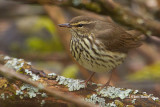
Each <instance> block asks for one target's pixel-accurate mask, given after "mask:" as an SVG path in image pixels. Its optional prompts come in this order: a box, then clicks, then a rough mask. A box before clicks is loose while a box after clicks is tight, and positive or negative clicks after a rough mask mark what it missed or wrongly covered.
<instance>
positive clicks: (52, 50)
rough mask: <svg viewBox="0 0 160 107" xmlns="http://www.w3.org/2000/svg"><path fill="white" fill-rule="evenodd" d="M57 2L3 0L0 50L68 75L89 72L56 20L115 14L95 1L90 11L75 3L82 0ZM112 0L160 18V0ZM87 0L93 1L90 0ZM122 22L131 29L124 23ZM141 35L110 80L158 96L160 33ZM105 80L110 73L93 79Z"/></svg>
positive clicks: (79, 76)
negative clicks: (79, 62)
mask: <svg viewBox="0 0 160 107" xmlns="http://www.w3.org/2000/svg"><path fill="white" fill-rule="evenodd" d="M19 1H21V0H19ZM25 1H29V2H25ZM33 1H35V0H33ZM55 1H57V5H52V6H48V5H46V4H43V3H42V4H41V5H40V4H37V3H34V2H32V0H24V2H22V1H21V2H18V1H15V0H0V54H7V55H9V56H12V57H17V58H23V59H25V60H27V61H31V62H32V64H33V65H34V66H35V67H37V68H38V69H43V70H48V71H50V72H55V73H57V74H59V75H63V76H65V77H68V78H76V79H86V78H87V77H88V76H89V75H90V73H91V72H88V71H86V70H85V69H84V68H82V67H81V66H79V65H77V63H76V62H75V61H73V58H72V57H71V55H70V54H69V40H70V37H71V36H70V33H69V31H68V30H67V29H62V28H59V27H58V26H57V24H61V23H65V22H68V21H69V20H70V19H71V18H73V17H75V16H79V15H88V16H93V17H97V18H99V19H102V20H105V19H109V20H112V19H111V18H110V16H109V15H108V16H104V15H100V14H95V13H93V11H95V12H96V13H98V12H99V11H100V10H99V9H100V8H98V7H97V6H96V3H95V4H92V5H89V6H93V7H94V10H92V12H91V11H87V10H86V9H85V8H84V9H83V7H78V6H77V5H79V4H80V2H81V0H55ZM63 1H65V2H66V1H70V2H73V4H74V5H75V8H74V6H72V7H70V6H65V5H64V6H63V5H61V6H60V4H61V3H63ZM82 1H83V2H84V0H82ZM114 1H115V2H116V3H119V4H120V5H122V6H123V7H124V8H127V9H130V10H131V12H133V13H134V14H137V15H142V16H143V17H145V18H146V19H152V20H156V21H159V20H160V0H114ZM85 2H87V3H91V2H92V0H86V1H85ZM85 2H84V3H85ZM78 8H81V9H78ZM138 21H139V22H141V20H138ZM144 23H145V22H144ZM118 24H120V23H118ZM121 26H123V27H125V28H127V29H133V28H131V27H128V26H124V25H123V24H122V23H121ZM159 30H160V28H159ZM159 35H160V34H159ZM143 37H144V42H143V45H142V46H141V47H139V48H137V49H134V50H132V51H130V52H129V55H128V57H127V59H126V60H125V62H124V64H122V65H120V66H119V67H117V68H116V71H115V72H114V76H113V78H112V83H111V85H113V86H116V87H123V88H132V89H139V90H141V91H145V92H148V93H153V94H154V95H155V96H158V97H160V93H159V92H160V38H158V37H156V36H154V35H151V36H150V37H147V36H145V35H143ZM107 80H108V74H107V73H102V74H96V75H95V76H94V78H93V81H94V82H96V83H101V84H104V83H106V82H107Z"/></svg>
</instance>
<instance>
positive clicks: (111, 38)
mask: <svg viewBox="0 0 160 107" xmlns="http://www.w3.org/2000/svg"><path fill="white" fill-rule="evenodd" d="M102 23H103V24H101V25H102V26H103V27H101V28H103V29H102V30H101V29H99V30H98V32H99V33H96V34H97V35H96V38H97V39H99V40H100V41H102V43H103V44H104V45H105V48H106V49H107V50H110V51H112V52H123V53H127V52H128V51H129V50H130V49H133V48H136V47H139V46H140V45H141V44H142V43H141V39H140V37H139V35H138V34H136V33H133V34H131V32H133V31H131V32H130V33H128V32H126V31H125V30H124V29H123V28H122V27H119V26H118V25H116V24H115V23H108V22H107V23H106V22H102ZM97 28H98V27H97Z"/></svg>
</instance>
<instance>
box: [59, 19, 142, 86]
mask: <svg viewBox="0 0 160 107" xmlns="http://www.w3.org/2000/svg"><path fill="white" fill-rule="evenodd" d="M59 26H60V27H65V28H68V29H69V31H70V33H71V39H70V52H71V55H72V56H73V58H74V59H75V60H76V61H77V62H78V63H79V64H80V65H81V66H83V67H84V68H85V69H87V70H89V71H92V74H91V75H90V77H89V78H88V79H86V81H85V85H86V86H87V84H88V82H89V81H90V80H91V78H92V77H93V76H94V74H95V73H100V72H107V73H108V72H111V71H112V70H113V69H115V68H116V67H117V66H119V65H120V64H122V63H123V62H124V60H125V58H126V57H127V53H128V51H129V50H131V49H133V48H137V47H139V46H140V45H141V44H142V40H141V38H140V36H139V34H138V33H135V31H134V30H130V31H128V30H126V29H124V28H123V27H121V26H120V25H118V24H116V23H115V22H113V21H102V20H99V19H96V18H94V17H89V16H77V17H74V18H73V19H71V21H69V23H64V24H59ZM111 78H112V76H110V78H109V80H108V81H107V83H106V84H104V86H103V87H105V86H108V85H109V83H110V80H111Z"/></svg>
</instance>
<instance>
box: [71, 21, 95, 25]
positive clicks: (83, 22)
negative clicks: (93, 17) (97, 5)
mask: <svg viewBox="0 0 160 107" xmlns="http://www.w3.org/2000/svg"><path fill="white" fill-rule="evenodd" d="M95 22H96V21H91V22H87V21H80V22H78V23H73V24H71V25H73V26H74V25H78V24H90V23H95Z"/></svg>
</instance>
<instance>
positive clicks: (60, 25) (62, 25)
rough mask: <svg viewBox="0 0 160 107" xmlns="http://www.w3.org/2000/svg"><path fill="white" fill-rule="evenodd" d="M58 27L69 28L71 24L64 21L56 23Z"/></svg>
mask: <svg viewBox="0 0 160 107" xmlns="http://www.w3.org/2000/svg"><path fill="white" fill-rule="evenodd" d="M58 26H59V27H67V28H71V27H72V26H71V25H70V24H69V23H64V24H58Z"/></svg>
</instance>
